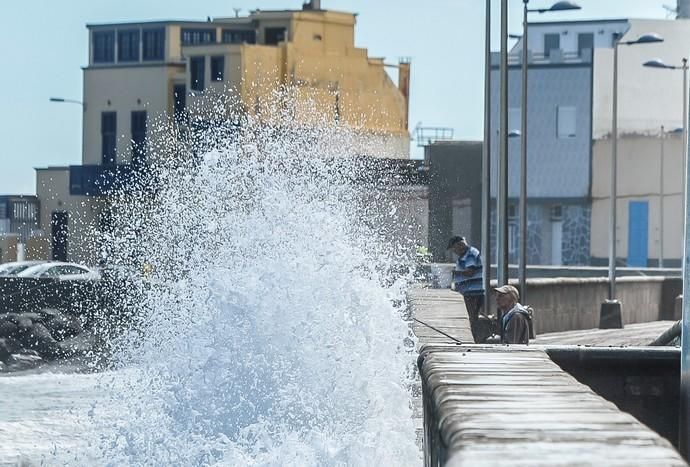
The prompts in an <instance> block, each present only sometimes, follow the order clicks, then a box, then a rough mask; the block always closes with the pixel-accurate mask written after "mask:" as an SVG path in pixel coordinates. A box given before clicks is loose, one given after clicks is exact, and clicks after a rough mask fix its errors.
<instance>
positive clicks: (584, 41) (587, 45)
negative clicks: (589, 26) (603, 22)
mask: <svg viewBox="0 0 690 467" xmlns="http://www.w3.org/2000/svg"><path fill="white" fill-rule="evenodd" d="M587 49H589V50H590V51H591V50H593V49H594V34H592V33H591V32H588V33H584V34H578V35H577V55H578V56H580V57H582V56H583V54H584V53H585V52H584V51H585V50H587ZM590 53H591V52H590Z"/></svg>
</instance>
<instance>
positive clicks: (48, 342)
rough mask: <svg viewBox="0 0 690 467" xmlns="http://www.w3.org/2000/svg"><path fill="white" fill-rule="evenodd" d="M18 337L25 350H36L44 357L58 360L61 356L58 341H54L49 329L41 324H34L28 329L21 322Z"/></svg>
mask: <svg viewBox="0 0 690 467" xmlns="http://www.w3.org/2000/svg"><path fill="white" fill-rule="evenodd" d="M27 321H30V320H27ZM18 335H19V341H20V342H21V344H22V345H23V346H24V347H25V348H27V349H31V350H35V351H37V352H39V353H40V354H41V355H42V356H43V357H46V358H56V357H58V356H59V354H60V347H59V346H58V344H57V341H56V340H55V339H53V336H52V335H51V334H50V331H48V328H46V327H45V326H44V325H42V324H41V323H33V324H32V325H31V326H29V327H28V328H27V327H25V326H24V323H22V322H20V325H19V333H18Z"/></svg>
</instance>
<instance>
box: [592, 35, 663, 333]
mask: <svg viewBox="0 0 690 467" xmlns="http://www.w3.org/2000/svg"><path fill="white" fill-rule="evenodd" d="M621 38H622V35H621V34H616V36H615V38H614V41H613V116H612V122H611V148H612V150H611V198H610V200H609V202H610V208H609V209H610V210H609V293H608V299H607V300H604V303H602V304H601V313H600V320H599V327H600V328H608V327H621V326H622V319H621V303H620V302H619V301H618V300H617V299H616V194H617V188H616V186H617V182H618V174H617V173H616V169H617V167H618V47H619V46H620V45H636V44H652V43H657V42H663V40H664V39H663V38H662V37H661V36H659V35H658V34H654V33H648V34H643V35H641V36H639V37H638V38H637V39H634V40H630V41H622V40H621Z"/></svg>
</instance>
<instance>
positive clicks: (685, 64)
mask: <svg viewBox="0 0 690 467" xmlns="http://www.w3.org/2000/svg"><path fill="white" fill-rule="evenodd" d="M687 163H688V59H687V58H684V59H683V177H684V178H683V186H685V183H686V180H685V177H687V174H686V170H687V169H686V165H687ZM682 212H685V199H683V205H682Z"/></svg>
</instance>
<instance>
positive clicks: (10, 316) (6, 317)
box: [0, 313, 19, 324]
mask: <svg viewBox="0 0 690 467" xmlns="http://www.w3.org/2000/svg"><path fill="white" fill-rule="evenodd" d="M17 316H19V315H18V314H17V313H0V324H2V323H14V324H17Z"/></svg>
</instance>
